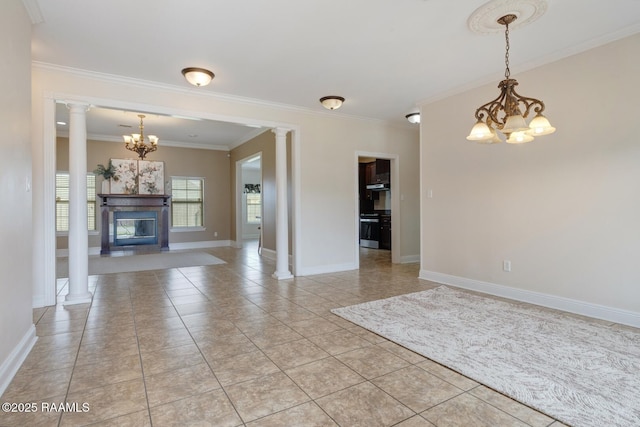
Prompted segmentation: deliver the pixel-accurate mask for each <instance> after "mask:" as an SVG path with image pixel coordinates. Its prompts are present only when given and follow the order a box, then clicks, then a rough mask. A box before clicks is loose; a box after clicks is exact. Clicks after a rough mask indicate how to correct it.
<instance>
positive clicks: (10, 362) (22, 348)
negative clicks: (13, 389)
mask: <svg viewBox="0 0 640 427" xmlns="http://www.w3.org/2000/svg"><path fill="white" fill-rule="evenodd" d="M37 340H38V337H37V336H36V327H35V326H34V325H31V327H29V330H28V331H27V333H26V334H25V335H24V336H23V337H22V339H21V340H20V342H19V343H18V345H17V346H15V348H14V349H13V350H12V351H11V353H9V357H7V359H6V360H5V361H4V362H2V364H1V365H0V395H2V394H3V393H4V391H5V390H6V389H7V387H8V386H9V384H10V383H11V380H12V379H13V377H14V376H15V375H16V372H18V369H20V366H22V363H23V362H24V360H25V359H26V358H27V356H28V355H29V352H30V351H31V349H32V348H33V345H34V344H35V343H36V341H37Z"/></svg>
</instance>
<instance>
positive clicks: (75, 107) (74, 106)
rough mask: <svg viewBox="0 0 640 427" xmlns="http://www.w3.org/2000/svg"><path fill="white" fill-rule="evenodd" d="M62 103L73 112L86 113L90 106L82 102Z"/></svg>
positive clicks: (69, 101)
mask: <svg viewBox="0 0 640 427" xmlns="http://www.w3.org/2000/svg"><path fill="white" fill-rule="evenodd" d="M62 103H63V104H64V105H66V106H67V108H68V109H69V110H71V111H75V112H86V111H89V109H90V108H91V104H89V103H88V102H83V101H72V100H67V101H63V102H62Z"/></svg>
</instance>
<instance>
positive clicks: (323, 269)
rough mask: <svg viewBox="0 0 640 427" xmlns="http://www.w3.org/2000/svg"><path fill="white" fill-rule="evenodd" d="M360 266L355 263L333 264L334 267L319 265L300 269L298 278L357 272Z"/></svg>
mask: <svg viewBox="0 0 640 427" xmlns="http://www.w3.org/2000/svg"><path fill="white" fill-rule="evenodd" d="M357 269H358V266H356V264H354V263H345V264H333V265H317V266H314V267H302V268H300V271H299V273H298V274H297V276H314V275H316V274H326V273H339V272H341V271H351V270H357Z"/></svg>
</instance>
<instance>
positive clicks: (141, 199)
mask: <svg viewBox="0 0 640 427" xmlns="http://www.w3.org/2000/svg"><path fill="white" fill-rule="evenodd" d="M98 196H100V198H101V199H102V202H101V203H100V212H101V213H100V216H101V217H102V219H101V229H102V230H101V235H100V236H101V237H100V244H101V249H100V255H107V254H110V253H111V249H112V247H113V248H118V249H120V250H123V249H124V248H131V249H133V248H135V249H137V248H138V247H140V249H142V250H145V251H147V250H150V249H154V247H155V248H157V249H159V250H161V251H168V250H169V207H170V206H171V205H170V200H171V195H169V194H98ZM112 213H113V215H112ZM111 219H113V226H112V225H111V221H110V220H111ZM118 224H120V225H118ZM112 236H113V238H112ZM127 250H129V249H127Z"/></svg>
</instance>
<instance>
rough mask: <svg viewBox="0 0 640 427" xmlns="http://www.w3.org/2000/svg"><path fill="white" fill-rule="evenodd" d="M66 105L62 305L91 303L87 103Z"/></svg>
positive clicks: (69, 103)
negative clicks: (65, 269) (66, 271)
mask: <svg viewBox="0 0 640 427" xmlns="http://www.w3.org/2000/svg"><path fill="white" fill-rule="evenodd" d="M67 107H68V108H69V294H68V295H67V297H66V298H65V301H64V304H65V305H69V304H82V303H87V302H91V292H89V236H88V232H87V228H88V221H87V117H86V116H87V110H88V109H89V105H88V104H83V103H74V102H68V103H67Z"/></svg>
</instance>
